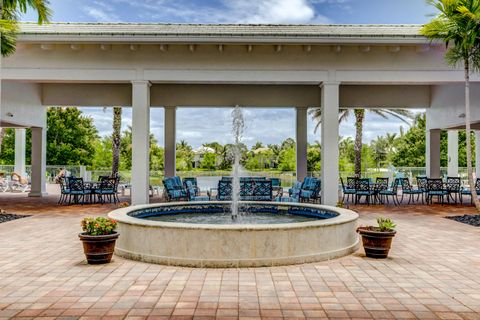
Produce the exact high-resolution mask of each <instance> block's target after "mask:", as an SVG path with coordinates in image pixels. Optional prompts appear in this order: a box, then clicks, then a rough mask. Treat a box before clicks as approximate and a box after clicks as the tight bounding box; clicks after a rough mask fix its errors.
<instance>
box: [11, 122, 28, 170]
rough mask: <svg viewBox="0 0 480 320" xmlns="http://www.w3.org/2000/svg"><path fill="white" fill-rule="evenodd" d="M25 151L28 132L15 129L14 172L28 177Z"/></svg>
mask: <svg viewBox="0 0 480 320" xmlns="http://www.w3.org/2000/svg"><path fill="white" fill-rule="evenodd" d="M25 149H26V131H25V129H23V128H22V129H15V169H14V171H15V172H16V173H18V174H19V175H21V176H22V177H25V176H26V173H25Z"/></svg>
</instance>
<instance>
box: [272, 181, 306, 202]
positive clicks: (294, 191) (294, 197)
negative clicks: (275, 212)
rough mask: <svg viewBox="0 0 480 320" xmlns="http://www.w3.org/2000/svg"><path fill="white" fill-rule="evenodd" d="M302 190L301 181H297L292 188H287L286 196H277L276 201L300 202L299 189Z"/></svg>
mask: <svg viewBox="0 0 480 320" xmlns="http://www.w3.org/2000/svg"><path fill="white" fill-rule="evenodd" d="M301 190H302V183H301V182H299V181H297V182H295V184H294V185H293V187H292V188H290V189H289V190H288V192H289V196H288V197H277V198H275V201H277V202H300V191H301Z"/></svg>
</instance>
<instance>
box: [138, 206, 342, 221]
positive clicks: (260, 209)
mask: <svg viewBox="0 0 480 320" xmlns="http://www.w3.org/2000/svg"><path fill="white" fill-rule="evenodd" d="M229 211H230V204H229V203H226V204H212V203H208V204H207V203H205V204H195V205H193V204H185V205H178V204H177V205H171V206H159V207H151V208H145V209H141V210H136V211H133V212H130V213H129V215H130V216H131V217H135V218H140V219H148V218H150V217H154V216H160V215H178V214H201V215H207V214H215V213H226V212H229ZM240 211H242V212H244V213H246V214H255V213H268V214H272V215H275V214H278V215H282V214H290V215H297V216H303V217H308V218H314V219H330V218H334V217H336V216H337V215H338V214H337V213H335V212H330V211H325V210H322V209H316V208H311V207H304V206H301V205H294V204H291V205H286V206H282V205H272V204H246V205H245V204H241V205H240Z"/></svg>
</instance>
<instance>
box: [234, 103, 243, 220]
mask: <svg viewBox="0 0 480 320" xmlns="http://www.w3.org/2000/svg"><path fill="white" fill-rule="evenodd" d="M244 128H245V120H244V117H243V111H242V109H241V108H240V106H238V105H237V106H235V108H234V109H233V111H232V133H233V137H234V144H233V155H234V161H233V179H232V219H233V220H235V219H236V218H237V216H238V203H239V200H240V157H241V150H240V143H241V139H242V136H243V130H244Z"/></svg>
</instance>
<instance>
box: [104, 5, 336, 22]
mask: <svg viewBox="0 0 480 320" xmlns="http://www.w3.org/2000/svg"><path fill="white" fill-rule="evenodd" d="M219 1H220V5H218V4H217V5H212V4H211V5H208V4H205V3H203V4H199V3H198V2H197V3H195V2H187V1H173V0H145V1H141V2H140V1H138V2H132V1H129V0H111V3H116V4H119V3H121V4H122V5H123V6H127V5H128V6H131V7H132V9H133V8H137V9H141V12H142V13H141V16H140V18H141V19H144V20H149V21H159V22H165V21H176V22H187V23H259V24H260V23H272V24H276V23H313V22H319V21H321V22H329V21H330V20H329V19H328V18H327V17H324V16H322V15H319V14H317V13H316V12H315V8H314V5H313V3H312V2H311V1H309V0H243V1H238V0H219Z"/></svg>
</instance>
